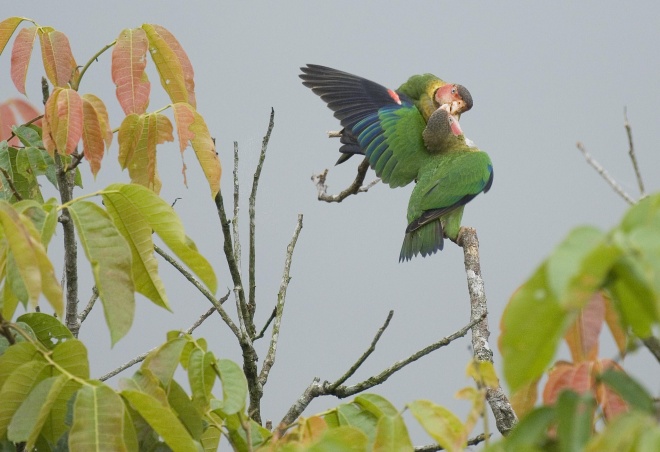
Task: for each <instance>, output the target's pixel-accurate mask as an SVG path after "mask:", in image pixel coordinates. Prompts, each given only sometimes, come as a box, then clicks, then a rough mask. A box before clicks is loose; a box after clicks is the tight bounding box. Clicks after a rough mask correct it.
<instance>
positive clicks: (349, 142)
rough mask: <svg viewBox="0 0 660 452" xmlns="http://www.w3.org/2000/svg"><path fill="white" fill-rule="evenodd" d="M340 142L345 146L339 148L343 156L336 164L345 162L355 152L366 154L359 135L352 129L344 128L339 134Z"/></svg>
mask: <svg viewBox="0 0 660 452" xmlns="http://www.w3.org/2000/svg"><path fill="white" fill-rule="evenodd" d="M339 142H340V143H341V144H342V145H343V146H341V147H340V148H339V152H341V156H340V157H339V160H337V163H335V165H339V164H341V163H344V162H345V161H346V160H348V159H350V158H351V157H353V155H354V154H360V155H364V150H363V149H362V148H361V147H360V143H358V140H357V137H356V136H355V135H354V134H353V133H352V132H351V131H350V130H346V129H342V131H341V132H340V135H339Z"/></svg>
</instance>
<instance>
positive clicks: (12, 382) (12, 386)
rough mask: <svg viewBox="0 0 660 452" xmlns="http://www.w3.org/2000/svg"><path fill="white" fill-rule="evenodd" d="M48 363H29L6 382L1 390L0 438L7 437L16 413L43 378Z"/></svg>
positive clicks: (18, 369) (35, 361) (39, 361)
mask: <svg viewBox="0 0 660 452" xmlns="http://www.w3.org/2000/svg"><path fill="white" fill-rule="evenodd" d="M45 368H46V363H45V362H44V361H41V360H34V361H30V362H27V363H25V364H23V365H21V366H19V367H18V368H17V369H14V372H12V374H11V375H9V377H8V378H7V380H6V381H5V384H4V385H3V386H2V390H0V400H2V403H1V404H0V438H1V437H3V436H4V435H5V432H6V431H7V427H8V426H9V423H10V421H11V419H12V417H13V416H14V413H15V412H16V410H18V408H19V407H20V406H21V404H22V403H23V401H24V400H25V399H26V398H27V397H28V395H29V394H30V392H31V391H32V388H33V387H34V386H35V385H36V384H37V383H38V382H39V381H41V380H43V378H45V375H44V373H43V372H42V371H43V370H44V369H45Z"/></svg>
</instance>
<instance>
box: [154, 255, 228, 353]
mask: <svg viewBox="0 0 660 452" xmlns="http://www.w3.org/2000/svg"><path fill="white" fill-rule="evenodd" d="M154 251H155V252H156V253H158V254H159V255H160V256H161V257H162V258H163V259H165V260H166V261H167V262H168V263H169V264H170V265H171V266H172V267H174V268H176V269H177V270H178V271H179V273H181V274H182V275H183V276H184V277H185V278H186V279H187V280H188V281H190V283H191V284H192V285H193V286H195V288H196V289H197V290H199V292H200V293H201V294H202V295H204V297H206V299H207V300H209V301H210V302H211V304H212V305H213V307H214V309H215V310H216V311H218V314H220V317H221V318H222V320H223V321H224V322H225V323H226V324H227V326H228V327H229V329H230V330H231V331H232V333H234V336H236V337H237V338H238V340H239V342H240V340H241V334H240V331H239V330H238V327H237V326H236V324H235V323H234V322H233V321H232V320H231V317H229V314H227V311H225V310H224V308H223V307H222V304H223V303H224V301H225V300H226V299H227V297H228V295H226V296H225V297H223V298H221V299H220V300H216V299H215V297H214V296H213V294H212V293H211V292H209V291H208V290H207V289H206V287H204V286H203V285H202V283H200V282H199V281H197V279H196V278H195V277H194V276H193V275H192V274H191V273H190V272H189V271H188V270H186V269H185V268H183V267H182V266H181V264H179V263H178V262H177V261H176V260H174V258H173V257H172V256H170V255H169V254H167V253H166V252H165V251H164V250H163V249H162V248H160V247H159V246H158V245H156V244H154Z"/></svg>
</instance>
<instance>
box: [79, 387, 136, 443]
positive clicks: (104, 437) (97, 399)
mask: <svg viewBox="0 0 660 452" xmlns="http://www.w3.org/2000/svg"><path fill="white" fill-rule="evenodd" d="M123 423H124V402H123V401H122V400H121V397H119V395H118V394H117V393H116V392H115V391H114V390H112V389H111V388H109V387H108V386H106V385H104V384H103V383H101V382H98V383H97V384H96V385H94V386H91V385H89V386H83V387H82V388H81V389H80V390H79V391H78V394H77V395H76V400H75V402H74V404H73V425H72V426H71V431H70V432H69V444H68V446H69V450H71V451H72V452H76V451H81V452H83V451H90V450H95V451H100V450H114V451H125V450H126V445H125V444H124V440H123V429H124V425H123Z"/></svg>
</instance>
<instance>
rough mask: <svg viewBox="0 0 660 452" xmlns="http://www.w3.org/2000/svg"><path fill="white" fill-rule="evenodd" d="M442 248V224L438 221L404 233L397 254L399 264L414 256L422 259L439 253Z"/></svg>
mask: <svg viewBox="0 0 660 452" xmlns="http://www.w3.org/2000/svg"><path fill="white" fill-rule="evenodd" d="M443 246H444V238H443V234H442V224H441V223H440V220H439V219H438V220H436V221H432V222H431V223H428V224H425V225H424V226H422V227H421V228H419V229H415V230H414V231H411V232H406V235H405V236H404V238H403V245H402V246H401V253H400V254H399V262H403V261H409V260H410V259H412V258H413V257H414V256H417V255H418V254H421V255H422V257H426V256H430V255H431V254H433V253H435V252H437V251H441V250H442V248H443Z"/></svg>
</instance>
